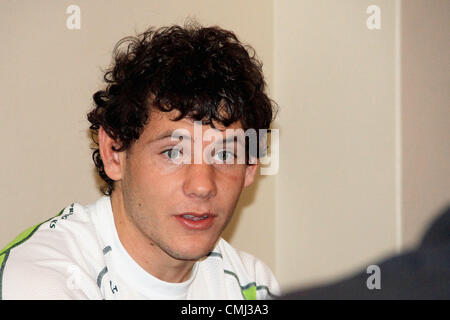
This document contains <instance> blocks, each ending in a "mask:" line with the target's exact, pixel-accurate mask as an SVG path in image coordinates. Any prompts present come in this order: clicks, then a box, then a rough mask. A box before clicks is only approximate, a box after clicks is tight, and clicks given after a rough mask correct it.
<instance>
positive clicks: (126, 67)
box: [87, 23, 276, 195]
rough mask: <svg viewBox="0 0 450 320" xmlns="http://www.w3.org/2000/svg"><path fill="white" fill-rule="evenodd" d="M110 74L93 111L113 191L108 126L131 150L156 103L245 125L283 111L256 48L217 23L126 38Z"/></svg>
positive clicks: (208, 120)
mask: <svg viewBox="0 0 450 320" xmlns="http://www.w3.org/2000/svg"><path fill="white" fill-rule="evenodd" d="M103 78H104V81H105V82H106V84H107V86H106V88H105V89H104V90H100V91H97V92H96V93H95V94H94V95H93V100H94V103H95V107H94V109H93V110H92V111H90V112H89V113H88V116H87V117H88V120H89V122H90V123H91V126H90V131H91V135H92V139H93V142H94V143H95V145H96V147H97V148H94V151H93V155H92V158H93V160H94V163H95V166H96V168H97V172H98V174H99V176H100V177H101V178H102V179H103V180H104V181H105V182H106V184H107V188H101V190H102V192H103V193H104V194H106V195H110V194H111V193H112V191H113V190H114V181H113V180H112V179H110V178H109V177H108V176H107V174H106V173H105V170H104V166H103V162H102V159H101V156H100V152H99V149H98V141H97V139H98V130H99V128H100V126H101V127H103V128H104V130H105V132H106V133H107V134H108V135H109V136H110V137H111V138H112V139H114V140H115V141H116V142H117V143H118V144H119V146H120V147H119V148H117V149H114V150H115V151H124V150H127V149H128V148H129V147H130V146H131V145H132V143H133V142H134V141H136V140H137V139H138V138H139V136H140V135H141V133H142V131H143V128H144V126H145V125H146V124H147V122H148V121H149V112H151V108H150V106H151V107H153V108H157V109H159V110H160V111H162V112H169V111H172V110H174V109H176V110H178V111H180V115H179V116H178V117H177V118H176V119H174V121H178V120H180V119H183V118H184V117H188V118H191V119H193V120H198V121H203V124H209V125H211V126H213V123H212V121H213V120H214V121H217V122H218V123H220V124H222V125H224V126H225V127H227V126H229V125H230V124H231V123H233V122H235V121H240V122H241V125H242V127H243V129H244V130H247V129H250V128H253V129H255V130H258V129H269V126H270V123H271V122H272V120H273V119H274V114H275V111H276V110H275V108H276V103H275V102H274V101H273V100H271V99H269V97H268V96H267V95H266V93H265V87H266V84H265V81H264V76H263V73H262V63H261V62H260V61H259V60H258V59H257V58H256V55H255V51H254V49H253V48H252V47H251V46H249V45H244V44H242V43H241V42H240V41H239V40H238V38H237V37H236V35H235V34H234V33H233V32H231V31H227V30H224V29H221V28H220V27H217V26H215V27H201V26H199V25H198V24H196V23H190V24H186V25H185V26H184V27H182V26H178V25H173V26H169V27H162V28H159V29H154V28H150V29H148V30H147V31H145V32H143V33H142V34H140V35H137V36H136V37H126V38H123V39H122V40H120V41H119V42H118V43H117V44H116V46H115V48H114V51H113V64H112V66H111V67H110V68H109V69H107V70H106V72H105V74H104V77H103ZM224 111H225V112H224ZM213 127H214V126H213Z"/></svg>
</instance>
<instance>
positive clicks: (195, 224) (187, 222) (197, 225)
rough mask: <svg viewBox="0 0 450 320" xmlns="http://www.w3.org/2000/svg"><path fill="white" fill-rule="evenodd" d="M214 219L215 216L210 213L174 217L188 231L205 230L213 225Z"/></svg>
mask: <svg viewBox="0 0 450 320" xmlns="http://www.w3.org/2000/svg"><path fill="white" fill-rule="evenodd" d="M215 217H217V215H216V214H213V213H210V212H206V213H196V212H184V213H182V214H179V215H176V218H177V220H178V221H179V222H180V223H181V225H182V226H183V227H185V228H186V229H188V230H207V229H209V228H210V227H211V226H212V225H213V222H214V218H215Z"/></svg>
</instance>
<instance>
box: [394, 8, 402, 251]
mask: <svg viewBox="0 0 450 320" xmlns="http://www.w3.org/2000/svg"><path fill="white" fill-rule="evenodd" d="M401 18H402V1H401V0H395V45H394V47H395V247H396V251H397V252H400V251H401V250H402V248H403V230H402V229H403V228H402V223H403V222H402V209H403V208H402V200H403V199H402V191H403V187H402V82H401V81H402V74H401V72H402V64H401V53H402V47H401V41H402V39H401V31H402V21H401Z"/></svg>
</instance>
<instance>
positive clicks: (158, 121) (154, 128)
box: [139, 109, 242, 141]
mask: <svg viewBox="0 0 450 320" xmlns="http://www.w3.org/2000/svg"><path fill="white" fill-rule="evenodd" d="M179 114H180V112H179V111H178V110H172V111H170V112H162V111H160V110H155V109H153V110H152V111H151V113H150V116H149V121H148V123H147V124H146V125H145V127H144V130H143V132H142V134H141V137H140V138H139V140H141V139H142V140H146V141H148V140H152V139H155V138H157V137H161V136H164V135H166V134H170V133H171V132H172V131H175V130H177V129H184V130H188V131H189V132H190V133H191V134H193V133H194V120H193V119H190V118H183V119H181V120H178V121H173V119H175V118H176V117H177V116H178V115H179ZM213 123H214V127H215V128H216V129H217V132H220V133H221V134H222V135H224V136H225V134H226V133H225V130H226V129H242V124H241V123H240V122H239V121H236V122H234V123H232V124H230V125H229V126H228V127H225V126H223V125H222V124H220V123H219V122H215V121H213ZM207 128H211V126H209V125H204V126H203V129H207Z"/></svg>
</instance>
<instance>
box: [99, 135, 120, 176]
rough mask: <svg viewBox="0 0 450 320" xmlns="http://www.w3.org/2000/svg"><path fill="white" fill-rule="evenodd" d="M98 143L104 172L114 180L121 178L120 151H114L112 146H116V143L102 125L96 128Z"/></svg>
mask: <svg viewBox="0 0 450 320" xmlns="http://www.w3.org/2000/svg"><path fill="white" fill-rule="evenodd" d="M98 145H99V150H100V156H101V157H102V162H103V166H104V168H105V173H106V174H107V175H108V177H109V178H110V179H112V180H114V181H118V180H121V179H122V172H123V166H122V165H123V164H122V156H121V153H122V152H118V151H114V149H113V146H115V147H118V144H117V142H116V141H115V140H113V139H112V138H111V137H110V136H109V135H108V134H107V133H106V131H105V129H103V127H100V129H98Z"/></svg>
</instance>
